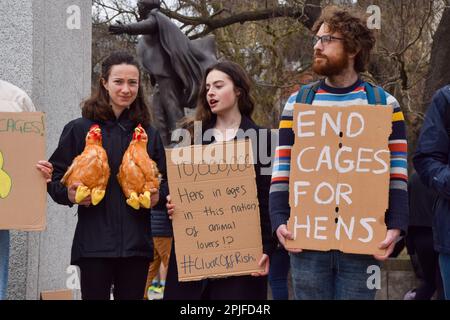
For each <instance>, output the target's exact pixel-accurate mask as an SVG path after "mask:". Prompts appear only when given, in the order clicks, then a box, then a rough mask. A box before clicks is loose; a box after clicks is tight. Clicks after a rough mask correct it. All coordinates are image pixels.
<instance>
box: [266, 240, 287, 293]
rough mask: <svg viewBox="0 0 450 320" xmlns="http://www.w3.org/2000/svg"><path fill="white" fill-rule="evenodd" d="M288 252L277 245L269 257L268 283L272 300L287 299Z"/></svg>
mask: <svg viewBox="0 0 450 320" xmlns="http://www.w3.org/2000/svg"><path fill="white" fill-rule="evenodd" d="M289 267H290V263H289V253H288V252H287V251H286V250H285V249H284V248H282V247H278V248H277V249H276V250H275V251H274V252H273V254H272V256H271V257H270V269H269V284H270V289H271V290H272V297H273V300H288V299H289V290H288V279H287V277H288V272H289Z"/></svg>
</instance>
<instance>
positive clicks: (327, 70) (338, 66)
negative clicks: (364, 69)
mask: <svg viewBox="0 0 450 320" xmlns="http://www.w3.org/2000/svg"><path fill="white" fill-rule="evenodd" d="M316 58H321V61H320V62H318V61H317V60H316ZM348 65H349V63H348V56H347V55H346V54H345V53H344V54H342V55H340V56H339V57H337V58H334V59H333V60H330V58H329V57H327V56H325V55H322V54H320V53H315V54H314V63H313V66H312V68H313V71H314V72H315V73H317V74H318V75H320V76H325V77H332V76H336V75H338V74H341V73H342V71H343V70H345V69H347V68H348Z"/></svg>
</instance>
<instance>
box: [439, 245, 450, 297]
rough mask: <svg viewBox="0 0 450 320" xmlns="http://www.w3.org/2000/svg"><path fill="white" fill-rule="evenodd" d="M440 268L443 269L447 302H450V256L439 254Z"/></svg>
mask: <svg viewBox="0 0 450 320" xmlns="http://www.w3.org/2000/svg"><path fill="white" fill-rule="evenodd" d="M439 267H440V268H441V275H442V283H443V285H444V294H445V300H450V254H445V253H439Z"/></svg>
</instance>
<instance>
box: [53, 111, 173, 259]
mask: <svg viewBox="0 0 450 320" xmlns="http://www.w3.org/2000/svg"><path fill="white" fill-rule="evenodd" d="M94 123H96V124H98V125H100V128H101V130H102V139H103V148H104V149H105V150H106V153H107V155H108V163H109V167H110V169H111V175H110V178H109V181H108V185H107V187H106V193H105V197H104V198H103V199H102V201H101V202H100V203H99V204H98V205H96V206H92V205H91V206H89V207H85V206H78V210H77V212H78V222H77V227H76V230H75V235H74V239H73V244H72V256H71V264H75V265H76V264H77V261H78V260H79V259H80V258H85V257H86V258H94V257H95V258H117V257H134V256H138V257H148V258H150V259H152V258H153V242H152V239H151V221H150V209H142V208H141V209H140V210H135V209H133V208H131V207H130V206H128V205H127V204H126V198H125V195H124V194H123V192H122V189H121V188H120V185H119V183H118V180H117V173H118V171H119V166H120V164H121V163H122V157H123V154H124V153H125V151H126V149H127V148H128V146H129V144H130V141H131V139H132V135H133V132H134V128H135V127H136V124H135V123H133V122H132V121H131V120H129V119H128V110H125V111H124V112H122V114H121V115H120V117H119V119H117V120H108V121H105V122H102V121H96V122H93V121H91V120H89V119H86V118H79V119H76V120H73V121H71V122H69V123H68V124H67V125H66V126H65V127H64V130H63V133H62V134H61V137H60V140H59V144H58V147H57V149H56V150H55V152H54V153H53V155H52V156H51V157H50V159H49V161H50V162H51V163H52V164H53V167H54V172H53V177H52V181H51V182H50V183H48V184H47V191H48V193H49V194H50V196H51V197H52V198H53V200H54V201H55V202H57V203H59V204H62V205H69V206H72V205H73V204H72V202H70V200H69V198H68V196H67V188H66V187H65V186H64V185H63V184H62V183H61V182H60V180H61V178H62V177H63V175H64V173H65V172H66V170H67V168H68V167H69V166H70V164H71V163H72V161H73V159H74V158H75V157H76V156H78V155H79V154H81V153H82V152H83V150H84V147H85V138H86V134H87V132H88V131H89V128H90V127H91V125H92V124H94ZM144 129H145V130H146V132H147V135H148V145H147V151H148V154H149V155H150V157H151V158H152V159H153V160H154V161H155V162H156V164H157V166H158V169H159V171H160V172H161V174H162V179H163V180H162V182H161V186H160V195H159V202H158V204H157V205H156V206H155V208H154V209H159V210H164V209H165V203H166V201H165V200H166V196H167V194H168V187H167V176H166V158H165V153H164V147H163V144H162V141H161V138H160V136H159V134H158V132H157V131H156V130H155V129H154V128H152V127H146V128H144Z"/></svg>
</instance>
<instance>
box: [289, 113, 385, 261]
mask: <svg viewBox="0 0 450 320" xmlns="http://www.w3.org/2000/svg"><path fill="white" fill-rule="evenodd" d="M293 119H294V125H293V130H294V134H295V143H294V146H293V149H292V153H291V176H290V181H289V190H290V193H289V204H290V206H291V216H290V219H289V222H288V230H290V231H292V232H293V235H294V238H295V240H293V241H288V244H287V245H288V247H289V248H299V249H311V250H320V251H328V250H331V249H337V250H340V251H343V252H347V253H358V254H384V252H385V251H384V250H380V249H378V245H379V244H380V243H381V242H382V241H383V240H384V238H385V236H386V225H385V223H384V219H385V212H386V210H387V208H388V197H389V174H390V172H389V170H390V152H389V148H388V139H389V135H390V134H391V131H392V108H391V107H388V106H367V105H366V106H351V107H345V108H343V107H322V106H320V107H317V106H311V105H303V104H297V105H295V107H294V118H293Z"/></svg>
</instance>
